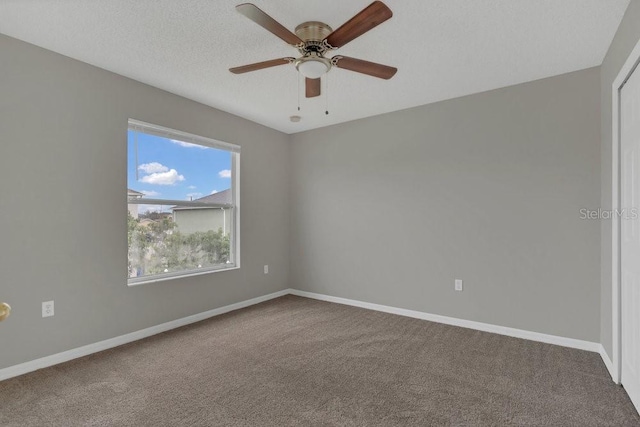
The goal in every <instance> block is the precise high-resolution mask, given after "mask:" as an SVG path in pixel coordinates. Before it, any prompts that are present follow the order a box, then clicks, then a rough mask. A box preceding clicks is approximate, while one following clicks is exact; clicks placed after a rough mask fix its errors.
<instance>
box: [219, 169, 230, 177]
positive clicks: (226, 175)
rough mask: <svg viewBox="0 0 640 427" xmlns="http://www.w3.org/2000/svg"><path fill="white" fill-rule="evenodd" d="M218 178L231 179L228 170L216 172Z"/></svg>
mask: <svg viewBox="0 0 640 427" xmlns="http://www.w3.org/2000/svg"><path fill="white" fill-rule="evenodd" d="M218 176H219V177H220V178H231V171H230V170H229V169H225V170H221V171H220V172H218Z"/></svg>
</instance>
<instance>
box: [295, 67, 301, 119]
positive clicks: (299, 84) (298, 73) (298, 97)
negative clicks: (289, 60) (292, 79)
mask: <svg viewBox="0 0 640 427" xmlns="http://www.w3.org/2000/svg"><path fill="white" fill-rule="evenodd" d="M296 74H298V111H300V72H297V73H296Z"/></svg>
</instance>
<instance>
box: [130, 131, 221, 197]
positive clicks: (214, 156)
mask: <svg viewBox="0 0 640 427" xmlns="http://www.w3.org/2000/svg"><path fill="white" fill-rule="evenodd" d="M136 133H137V148H138V150H137V151H138V156H137V164H136V143H135V141H136V137H135V135H136ZM127 159H128V164H127V187H128V188H130V189H132V190H135V191H139V192H141V193H144V194H145V198H154V199H169V200H192V199H193V200H195V199H197V198H200V197H204V196H208V195H209V194H212V193H214V192H219V191H222V190H226V189H227V188H230V187H231V153H230V152H228V151H224V150H218V149H216V148H209V147H203V146H201V145H195V144H190V143H187V142H182V141H177V140H172V139H167V138H161V137H158V136H154V135H147V134H144V133H141V132H135V131H131V130H130V131H129V133H128V153H127ZM136 169H137V171H138V174H137V177H136Z"/></svg>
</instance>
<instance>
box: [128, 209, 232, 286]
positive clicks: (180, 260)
mask: <svg viewBox="0 0 640 427" xmlns="http://www.w3.org/2000/svg"><path fill="white" fill-rule="evenodd" d="M142 218H143V219H148V220H151V221H150V222H148V223H145V224H142V223H141V222H140V219H136V218H133V217H132V216H131V214H129V215H128V220H127V240H128V244H129V276H130V277H137V276H142V275H151V274H159V273H163V272H169V271H184V270H195V269H198V268H201V267H209V266H213V265H218V264H225V263H227V262H228V261H229V254H230V246H231V244H230V243H231V242H230V239H229V236H226V235H225V234H224V232H223V230H222V229H221V228H220V229H218V231H214V230H207V231H197V232H194V233H189V234H182V233H181V232H180V230H178V226H177V224H176V223H175V222H174V221H173V219H172V218H171V217H170V216H167V215H166V214H162V213H159V212H152V213H147V214H145V215H144V216H142Z"/></svg>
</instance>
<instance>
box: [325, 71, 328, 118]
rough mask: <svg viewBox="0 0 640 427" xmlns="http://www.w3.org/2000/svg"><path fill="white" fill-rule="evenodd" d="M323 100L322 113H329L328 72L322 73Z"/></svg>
mask: <svg viewBox="0 0 640 427" xmlns="http://www.w3.org/2000/svg"><path fill="white" fill-rule="evenodd" d="M324 101H325V110H324V114H326V115H327V116H328V115H329V74H328V73H327V74H325V75H324Z"/></svg>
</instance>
